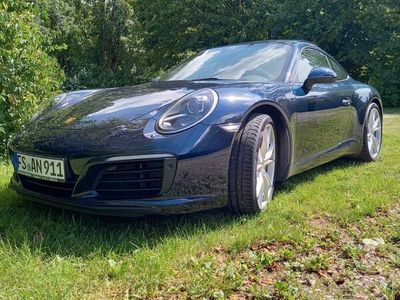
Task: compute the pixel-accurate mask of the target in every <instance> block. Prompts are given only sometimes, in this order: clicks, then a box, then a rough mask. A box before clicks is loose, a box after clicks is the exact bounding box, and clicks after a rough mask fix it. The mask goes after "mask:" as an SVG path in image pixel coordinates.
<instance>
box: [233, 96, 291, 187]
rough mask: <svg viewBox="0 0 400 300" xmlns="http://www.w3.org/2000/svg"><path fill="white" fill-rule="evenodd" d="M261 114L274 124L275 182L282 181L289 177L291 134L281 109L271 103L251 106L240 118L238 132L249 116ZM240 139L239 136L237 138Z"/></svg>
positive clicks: (261, 102) (265, 102)
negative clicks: (275, 146)
mask: <svg viewBox="0 0 400 300" xmlns="http://www.w3.org/2000/svg"><path fill="white" fill-rule="evenodd" d="M257 113H262V114H267V115H269V116H270V117H271V118H272V120H273V121H274V123H275V127H276V131H277V132H276V135H277V140H278V155H279V156H278V162H277V174H276V180H277V181H278V182H282V181H284V180H285V179H286V178H288V176H289V171H290V165H291V155H292V149H291V145H292V134H291V131H290V125H289V124H290V123H289V120H288V117H287V114H286V113H285V112H284V110H283V108H282V107H281V106H279V105H278V104H277V103H275V102H272V101H268V100H267V101H260V102H258V103H257V104H255V105H253V106H251V107H250V108H249V109H248V110H247V111H246V112H245V113H244V114H243V116H242V119H241V125H240V130H239V131H238V132H241V129H242V128H243V127H244V126H245V125H246V123H247V120H248V119H249V118H250V116H251V115H253V114H257ZM238 138H239V139H240V136H239V137H238Z"/></svg>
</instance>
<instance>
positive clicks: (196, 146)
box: [10, 41, 382, 216]
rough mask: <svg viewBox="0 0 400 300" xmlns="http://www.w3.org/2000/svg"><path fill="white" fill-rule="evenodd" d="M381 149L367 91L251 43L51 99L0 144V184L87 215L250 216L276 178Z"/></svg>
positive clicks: (376, 103)
mask: <svg viewBox="0 0 400 300" xmlns="http://www.w3.org/2000/svg"><path fill="white" fill-rule="evenodd" d="M381 142H382V102H381V99H380V96H379V94H378V92H377V91H376V90H375V89H374V88H373V87H371V86H369V85H366V84H363V83H360V82H358V81H356V80H354V79H352V78H351V77H350V76H349V75H348V74H347V73H346V71H345V70H344V69H343V68H342V67H341V66H340V65H339V64H338V63H337V62H336V61H335V60H334V59H333V58H332V57H331V56H330V55H328V54H327V53H326V52H324V51H323V50H321V49H320V48H318V47H317V46H315V45H314V44H311V43H308V42H303V41H262V42H252V43H245V44H237V45H230V46H224V47H219V48H213V49H209V50H206V51H203V52H201V53H200V54H198V55H197V56H195V57H193V58H191V59H189V60H187V61H185V62H183V63H182V64H180V65H178V66H177V67H176V68H174V69H173V70H172V71H170V72H169V73H167V74H165V75H164V76H163V77H161V78H158V79H157V80H155V81H154V82H152V83H147V84H143V85H137V86H133V87H125V88H112V89H98V90H83V91H77V92H70V93H66V94H62V95H60V96H58V97H56V98H55V99H54V101H53V103H52V105H51V106H49V107H48V108H47V109H45V110H44V111H42V112H41V113H40V114H38V115H37V116H36V117H35V118H33V119H32V121H31V122H30V123H29V124H27V125H26V126H25V128H24V130H23V131H22V132H20V133H19V134H17V135H16V136H15V137H14V138H13V139H12V141H11V142H10V155H11V159H12V162H13V165H14V168H15V174H14V176H13V178H12V180H11V184H10V185H11V187H12V188H13V189H15V190H17V191H18V192H19V193H21V194H23V195H26V196H28V197H29V198H31V199H33V200H36V201H39V202H43V203H46V204H49V205H53V206H58V207H63V208H68V209H73V210H78V211H82V212H90V213H97V214H106V215H123V216H137V215H143V214H173V213H183V212H194V211H200V210H205V209H209V208H217V207H228V208H230V209H232V210H233V211H235V212H237V213H246V214H254V213H258V212H260V211H263V210H265V209H266V207H267V205H268V203H269V202H270V201H271V199H272V196H273V192H274V186H275V185H276V183H278V182H281V181H283V180H285V179H287V178H289V177H290V176H293V175H295V174H298V173H300V172H303V171H305V170H308V169H310V168H313V167H315V166H318V165H321V164H323V163H326V162H328V161H331V160H334V159H336V158H339V157H342V156H351V157H357V158H361V159H363V160H366V161H374V160H376V159H377V158H378V156H379V152H380V149H381Z"/></svg>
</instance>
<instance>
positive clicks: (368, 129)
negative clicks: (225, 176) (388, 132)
mask: <svg viewBox="0 0 400 300" xmlns="http://www.w3.org/2000/svg"><path fill="white" fill-rule="evenodd" d="M381 146H382V117H381V111H380V109H379V106H378V105H376V104H375V103H371V104H370V105H369V107H368V110H367V117H366V121H365V125H364V139H363V148H362V150H361V154H360V158H361V159H363V160H365V161H375V160H377V159H378V157H379V154H380V151H381Z"/></svg>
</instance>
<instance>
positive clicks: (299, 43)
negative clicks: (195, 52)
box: [210, 40, 319, 49]
mask: <svg viewBox="0 0 400 300" xmlns="http://www.w3.org/2000/svg"><path fill="white" fill-rule="evenodd" d="M263 43H279V44H288V45H293V46H298V47H303V46H313V47H316V48H319V47H318V46H317V45H316V44H314V43H312V42H309V41H306V40H260V41H250V42H242V43H234V44H226V45H221V46H218V47H213V48H210V49H216V48H222V47H230V46H240V45H253V44H263Z"/></svg>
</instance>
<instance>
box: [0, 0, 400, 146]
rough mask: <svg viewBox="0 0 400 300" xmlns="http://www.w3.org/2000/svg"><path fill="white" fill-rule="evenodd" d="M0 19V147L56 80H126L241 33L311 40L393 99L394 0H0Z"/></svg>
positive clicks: (76, 85)
mask: <svg viewBox="0 0 400 300" xmlns="http://www.w3.org/2000/svg"><path fill="white" fill-rule="evenodd" d="M0 18H1V19H0V30H1V31H0V63H1V65H0V87H1V90H0V142H1V143H2V144H1V145H0V153H1V152H2V151H3V150H2V149H4V143H5V142H6V140H7V138H8V136H9V135H10V134H12V133H13V132H15V131H16V130H17V129H19V128H20V127H21V126H22V124H24V123H25V122H26V121H27V120H28V119H29V118H30V116H31V115H32V114H33V113H34V111H35V110H36V109H37V108H38V106H39V105H40V104H41V103H43V102H46V101H47V100H48V99H49V97H50V95H51V94H53V93H54V91H55V90H57V89H58V88H60V82H61V81H63V86H62V87H63V89H64V90H76V89H83V88H92V87H113V86H124V85H133V84H137V83H141V82H143V81H147V80H149V79H151V78H154V77H156V76H157V75H158V74H160V73H162V72H164V71H165V70H166V69H169V68H171V67H172V66H174V65H175V64H177V63H178V62H179V61H181V60H182V59H185V58H187V57H188V56H191V55H193V54H194V53H195V52H198V51H200V50H203V49H205V48H209V47H213V46H219V45H224V44H230V43H238V42H243V41H252V40H263V39H304V40H310V41H312V42H315V43H317V44H318V45H320V46H321V47H322V48H324V49H325V50H327V51H328V52H329V53H330V54H332V55H333V56H334V57H335V58H337V59H338V60H339V61H340V62H341V64H342V65H343V66H344V67H345V68H346V69H347V70H348V71H349V72H350V74H351V75H352V76H353V77H354V78H355V79H359V80H361V81H364V82H368V83H370V84H372V85H373V86H375V87H376V88H377V89H378V90H379V92H380V93H381V95H382V98H383V101H384V104H385V105H386V106H400V98H399V97H398V95H399V94H400V76H399V75H400V55H399V54H398V53H399V51H400V6H399V5H398V0H380V1H378V0H364V1H359V0H318V1H315V0H303V1H300V2H299V1H295V0H283V1H277V0H220V1H207V0H169V1H163V0H152V1H148V0H35V1H33V0H32V1H26V0H0ZM60 68H61V69H62V70H63V72H64V73H65V75H66V76H65V78H64V80H63V77H62V73H61V72H60Z"/></svg>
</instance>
